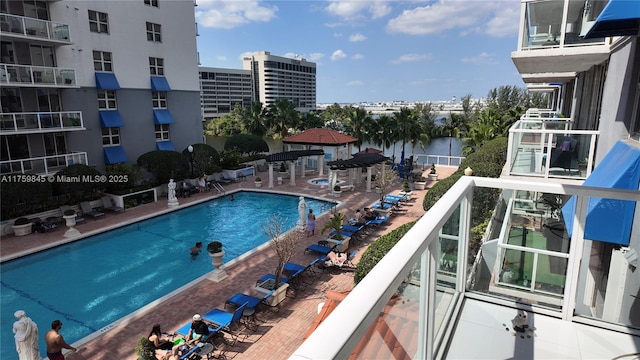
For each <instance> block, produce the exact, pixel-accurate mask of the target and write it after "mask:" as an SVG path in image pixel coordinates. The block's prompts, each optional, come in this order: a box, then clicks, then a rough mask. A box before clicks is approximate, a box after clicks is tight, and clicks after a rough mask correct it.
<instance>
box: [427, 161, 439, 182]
mask: <svg viewBox="0 0 640 360" xmlns="http://www.w3.org/2000/svg"><path fill="white" fill-rule="evenodd" d="M427 176H428V177H429V180H431V181H434V180H438V171H437V170H436V164H431V169H430V170H429V174H428V175H427Z"/></svg>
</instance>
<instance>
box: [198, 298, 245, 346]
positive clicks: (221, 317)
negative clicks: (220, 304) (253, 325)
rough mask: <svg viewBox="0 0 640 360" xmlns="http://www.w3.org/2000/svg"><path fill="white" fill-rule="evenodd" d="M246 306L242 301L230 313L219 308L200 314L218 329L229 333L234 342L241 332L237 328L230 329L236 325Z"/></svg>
mask: <svg viewBox="0 0 640 360" xmlns="http://www.w3.org/2000/svg"><path fill="white" fill-rule="evenodd" d="M246 307H247V303H244V304H242V305H240V306H238V308H237V309H236V310H235V311H234V312H232V313H231V312H228V311H224V310H221V309H213V310H211V311H209V312H208V313H206V314H204V315H202V319H204V321H206V322H208V323H210V324H212V325H213V326H214V327H215V328H217V329H220V330H219V331H224V332H226V333H228V334H229V335H231V337H232V338H233V341H234V342H235V341H236V340H237V339H238V337H239V336H240V335H241V333H240V331H238V330H237V329H235V330H234V329H232V327H234V326H237V324H239V323H240V319H242V313H243V312H244V309H246ZM209 336H211V335H209ZM247 336H248V335H245V338H246V337H247Z"/></svg>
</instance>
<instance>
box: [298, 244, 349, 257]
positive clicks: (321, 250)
mask: <svg viewBox="0 0 640 360" xmlns="http://www.w3.org/2000/svg"><path fill="white" fill-rule="evenodd" d="M339 243H340V244H342V241H340V242H339ZM332 248H333V247H328V246H322V245H318V244H311V245H309V246H307V247H306V248H305V249H304V253H305V254H306V253H308V252H310V251H312V252H315V253H318V254H322V255H327V254H328V253H329V251H331V249H332Z"/></svg>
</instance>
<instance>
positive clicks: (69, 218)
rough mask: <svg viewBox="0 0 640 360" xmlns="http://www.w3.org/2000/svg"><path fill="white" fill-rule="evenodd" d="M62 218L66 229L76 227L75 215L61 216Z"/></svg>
mask: <svg viewBox="0 0 640 360" xmlns="http://www.w3.org/2000/svg"><path fill="white" fill-rule="evenodd" d="M62 218H64V221H65V225H67V226H68V227H74V226H76V214H73V215H64V216H62Z"/></svg>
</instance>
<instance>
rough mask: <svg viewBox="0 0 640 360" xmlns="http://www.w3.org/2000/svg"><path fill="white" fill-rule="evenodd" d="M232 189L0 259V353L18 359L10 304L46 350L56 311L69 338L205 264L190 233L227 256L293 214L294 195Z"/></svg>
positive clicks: (314, 203)
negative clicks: (268, 223)
mask: <svg viewBox="0 0 640 360" xmlns="http://www.w3.org/2000/svg"><path fill="white" fill-rule="evenodd" d="M234 197H235V200H234V201H230V198H229V197H222V198H219V199H216V200H211V201H208V202H205V203H202V204H199V205H195V206H192V207H189V208H186V209H183V210H180V211H177V212H173V213H170V214H166V215H162V216H159V217H156V218H153V219H149V220H145V221H142V222H139V223H135V224H132V225H128V226H125V227H123V228H119V229H117V230H113V231H109V232H106V233H103V234H100V235H96V236H92V237H90V238H87V239H84V240H82V241H77V242H74V243H70V244H67V245H63V246H60V247H56V248H54V249H51V250H47V251H44V252H41V253H37V254H33V255H30V256H27V257H23V258H20V259H17V260H13V261H9V262H6V263H3V264H0V274H1V275H2V276H1V278H0V283H1V291H0V304H1V307H0V320H1V321H0V324H2V329H0V337H1V339H0V341H1V342H0V359H17V353H16V351H15V344H14V339H13V336H12V335H13V333H12V330H11V329H12V324H13V322H14V321H15V318H14V317H13V313H14V312H15V311H16V310H24V311H26V313H27V316H29V317H31V318H32V319H33V320H34V321H35V322H36V323H37V324H38V329H39V334H40V337H39V338H40V353H41V355H45V349H46V348H45V345H44V340H43V338H44V334H45V333H46V331H48V330H49V329H50V328H51V321H53V320H55V319H60V320H61V321H62V323H63V324H64V326H63V328H62V334H63V336H64V337H65V340H67V342H68V343H73V342H74V341H77V340H79V339H81V338H83V337H85V336H87V335H89V334H91V333H93V332H96V331H97V330H99V329H101V328H103V327H104V326H106V325H108V324H110V323H112V322H114V321H116V320H118V319H120V318H122V317H124V316H126V315H128V314H130V313H132V312H133V311H135V310H137V309H140V308H141V307H143V306H145V305H146V304H148V303H150V302H152V301H154V300H155V299H158V298H160V297H162V296H164V295H166V294H168V293H170V292H171V291H173V290H175V289H177V288H179V287H181V286H183V285H185V284H187V283H189V282H190V281H192V280H194V279H196V278H198V277H200V276H202V275H203V274H205V273H207V272H209V271H211V270H212V266H211V258H210V257H209V256H208V255H207V253H206V249H203V253H202V254H200V255H198V256H197V257H195V258H192V257H191V256H190V254H189V249H190V248H191V247H192V246H193V244H194V243H195V242H196V241H202V242H203V244H204V246H205V247H206V244H207V243H208V242H209V241H211V240H219V241H221V242H222V243H223V244H224V250H225V258H224V261H225V262H229V261H230V260H232V259H234V258H236V257H238V256H240V255H242V254H243V253H245V252H247V251H249V250H251V249H253V248H255V247H256V246H258V245H260V244H262V243H264V242H266V241H267V240H268V239H267V237H266V236H265V235H263V234H262V231H261V229H260V227H261V225H262V224H264V221H265V220H266V219H267V218H269V217H270V216H271V215H273V214H276V213H279V214H281V215H282V217H283V218H286V222H287V228H292V227H294V226H295V223H296V221H297V220H298V211H297V210H298V201H299V199H298V197H297V196H287V195H276V194H267V193H254V192H239V193H236V194H235V196H234ZM305 201H306V203H307V208H308V209H309V208H310V209H313V212H314V213H317V214H321V213H323V212H325V211H327V210H328V206H327V204H328V203H327V202H323V201H318V200H314V199H308V198H306V199H305ZM96 221H100V220H96ZM25 241H28V239H25ZM300 251H302V250H301V249H300ZM230 295H232V294H230ZM141 335H145V334H141Z"/></svg>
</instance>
